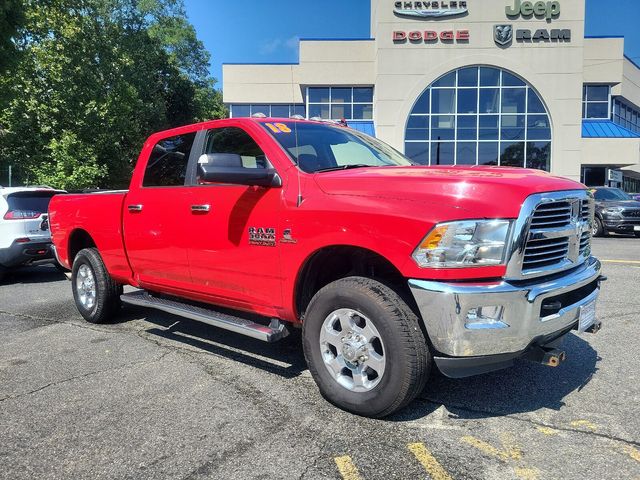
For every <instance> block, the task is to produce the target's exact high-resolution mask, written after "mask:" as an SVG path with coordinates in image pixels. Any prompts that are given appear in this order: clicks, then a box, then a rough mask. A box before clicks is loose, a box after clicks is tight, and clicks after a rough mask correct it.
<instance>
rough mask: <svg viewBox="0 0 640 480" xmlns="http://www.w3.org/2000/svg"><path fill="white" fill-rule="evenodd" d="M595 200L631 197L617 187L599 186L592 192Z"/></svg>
mask: <svg viewBox="0 0 640 480" xmlns="http://www.w3.org/2000/svg"><path fill="white" fill-rule="evenodd" d="M593 195H594V197H596V200H604V201H607V200H632V198H631V197H630V196H629V195H627V194H626V193H624V192H623V191H622V190H620V189H619V188H600V189H598V190H596V191H595V193H594V194H593Z"/></svg>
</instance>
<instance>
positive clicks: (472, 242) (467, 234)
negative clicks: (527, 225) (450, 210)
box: [412, 220, 511, 268]
mask: <svg viewBox="0 0 640 480" xmlns="http://www.w3.org/2000/svg"><path fill="white" fill-rule="evenodd" d="M510 227H511V221H510V220H464V221H459V222H446V223H439V224H437V225H436V226H435V227H433V228H432V229H431V231H430V232H429V234H428V235H427V236H426V237H425V238H424V240H423V241H422V242H421V243H420V245H418V248H416V250H415V251H414V252H413V255H412V256H413V259H414V260H415V262H416V263H417V264H418V266H420V267H440V268H460V267H485V266H491V265H501V264H503V263H504V262H505V255H506V251H507V248H506V247H507V241H508V238H509V230H510Z"/></svg>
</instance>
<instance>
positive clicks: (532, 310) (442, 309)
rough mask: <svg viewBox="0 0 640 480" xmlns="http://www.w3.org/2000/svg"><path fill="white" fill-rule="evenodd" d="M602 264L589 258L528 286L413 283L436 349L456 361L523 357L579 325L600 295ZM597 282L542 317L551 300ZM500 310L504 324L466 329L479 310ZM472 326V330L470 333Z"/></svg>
mask: <svg viewBox="0 0 640 480" xmlns="http://www.w3.org/2000/svg"><path fill="white" fill-rule="evenodd" d="M600 271H601V264H600V262H599V261H598V260H597V259H596V258H594V257H591V258H589V259H588V260H587V261H586V262H585V263H584V264H583V265H581V266H580V267H578V268H576V269H574V270H572V271H570V272H568V273H567V272H563V273H560V274H556V275H554V276H552V277H549V278H546V279H539V278H538V279H535V280H530V281H527V282H507V281H501V282H491V283H479V282H476V283H443V282H434V281H426V280H409V287H410V288H411V291H412V293H413V296H414V298H415V300H416V303H417V304H418V308H419V309H420V313H421V314H422V318H423V320H424V323H425V328H426V329H427V333H428V334H429V338H430V339H431V342H432V343H433V346H434V348H435V349H436V350H437V351H438V352H439V353H440V354H444V355H448V356H453V357H471V356H486V355H498V354H505V353H514V352H521V351H523V350H525V349H526V348H527V347H529V346H530V345H531V344H532V343H536V341H540V340H543V339H545V338H547V337H549V336H552V335H553V334H554V333H557V332H562V331H563V330H567V329H568V328H570V327H572V326H573V325H576V324H577V322H578V319H579V317H580V311H581V309H582V307H583V306H585V305H586V304H588V303H590V302H592V301H594V300H595V299H596V298H597V296H598V294H599V292H600V284H599V279H600ZM593 282H598V284H597V287H596V288H595V290H593V291H592V292H589V293H588V294H586V295H585V296H584V298H579V299H575V298H573V299H572V303H571V304H570V305H566V306H565V305H563V306H562V308H561V309H560V311H559V312H557V313H553V314H551V315H546V316H543V315H542V313H541V312H542V304H543V302H544V300H546V299H548V298H550V297H556V296H558V295H563V294H567V293H570V292H573V291H575V290H579V289H581V288H582V287H585V286H587V285H589V284H591V283H593ZM483 306H485V307H492V306H498V307H500V306H502V307H504V309H503V311H502V317H501V318H500V321H497V322H493V323H491V322H490V323H487V324H486V325H484V326H483V325H481V324H480V325H478V324H475V325H471V324H467V322H468V314H469V311H470V310H472V309H476V308H478V307H483ZM470 327H471V328H470Z"/></svg>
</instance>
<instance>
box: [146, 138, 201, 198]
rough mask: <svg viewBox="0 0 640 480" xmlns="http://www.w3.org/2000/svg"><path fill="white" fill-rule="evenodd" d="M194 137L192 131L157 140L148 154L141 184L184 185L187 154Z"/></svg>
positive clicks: (187, 161)
mask: <svg viewBox="0 0 640 480" xmlns="http://www.w3.org/2000/svg"><path fill="white" fill-rule="evenodd" d="M195 138H196V134H195V132H194V133H188V134H185V135H178V136H176V137H170V138H165V139H164V140H161V141H159V142H158V143H157V144H156V145H155V146H154V147H153V150H152V151H151V155H150V156H149V162H148V163H147V168H146V170H145V172H144V180H143V182H142V186H143V187H177V186H182V185H184V182H185V178H186V176H187V164H188V163H189V155H190V154H191V148H192V147H193V141H194V140H195Z"/></svg>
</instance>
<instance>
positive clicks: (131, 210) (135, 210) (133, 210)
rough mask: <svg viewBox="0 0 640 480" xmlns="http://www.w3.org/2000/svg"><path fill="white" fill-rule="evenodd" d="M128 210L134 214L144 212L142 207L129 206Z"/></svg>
mask: <svg viewBox="0 0 640 480" xmlns="http://www.w3.org/2000/svg"><path fill="white" fill-rule="evenodd" d="M127 209H128V210H129V211H130V212H133V213H135V212H141V211H142V205H128V206H127Z"/></svg>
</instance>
